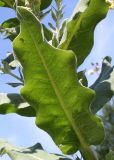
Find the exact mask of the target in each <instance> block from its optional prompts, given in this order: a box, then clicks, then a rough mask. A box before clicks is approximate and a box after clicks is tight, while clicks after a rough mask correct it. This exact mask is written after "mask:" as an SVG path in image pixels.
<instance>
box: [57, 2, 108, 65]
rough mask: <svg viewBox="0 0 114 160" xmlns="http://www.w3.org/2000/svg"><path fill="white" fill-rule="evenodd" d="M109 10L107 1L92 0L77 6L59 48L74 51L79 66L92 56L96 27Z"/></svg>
mask: <svg viewBox="0 0 114 160" xmlns="http://www.w3.org/2000/svg"><path fill="white" fill-rule="evenodd" d="M108 10H109V5H108V4H107V3H106V2H105V0H98V1H96V0H90V1H89V2H88V0H80V1H79V4H78V5H77V6H76V8H75V10H74V13H73V15H72V17H71V20H70V21H69V22H68V24H67V28H66V32H65V33H64V36H63V39H62V41H61V44H60V45H59V48H61V49H70V50H72V51H74V53H75V54H76V56H77V65H78V66H79V65H81V64H82V63H83V61H84V60H85V58H86V57H87V56H88V55H89V54H90V51H91V49H92V47H93V43H94V30H95V27H96V25H97V24H98V23H99V22H100V21H101V20H102V19H104V18H105V16H106V14H107V12H108Z"/></svg>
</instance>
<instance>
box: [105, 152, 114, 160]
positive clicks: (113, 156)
mask: <svg viewBox="0 0 114 160" xmlns="http://www.w3.org/2000/svg"><path fill="white" fill-rule="evenodd" d="M106 160H114V151H112V150H110V152H109V153H108V154H107V155H106Z"/></svg>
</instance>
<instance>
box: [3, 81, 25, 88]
mask: <svg viewBox="0 0 114 160" xmlns="http://www.w3.org/2000/svg"><path fill="white" fill-rule="evenodd" d="M6 84H8V85H9V86H11V87H19V86H23V83H13V82H12V83H11V82H9V83H6Z"/></svg>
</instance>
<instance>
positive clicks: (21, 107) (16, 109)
mask: <svg viewBox="0 0 114 160" xmlns="http://www.w3.org/2000/svg"><path fill="white" fill-rule="evenodd" d="M9 113H17V114H19V115H21V116H26V117H35V115H36V113H35V111H34V109H33V108H32V107H31V106H30V105H29V104H28V103H27V102H25V101H24V99H23V98H22V97H21V96H20V95H19V94H5V93H0V114H9Z"/></svg>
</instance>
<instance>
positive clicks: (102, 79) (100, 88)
mask: <svg viewBox="0 0 114 160" xmlns="http://www.w3.org/2000/svg"><path fill="white" fill-rule="evenodd" d="M90 88H91V89H93V90H94V91H95V93H96V96H95V98H94V100H93V102H92V104H91V110H92V112H93V113H96V112H98V111H99V110H100V109H101V108H102V107H103V106H104V105H105V104H106V103H107V102H108V101H110V99H111V98H112V97H113V95H114V66H111V58H110V57H105V58H104V60H103V63H102V69H101V73H100V75H99V77H98V79H97V80H96V81H95V83H94V84H93V85H92V86H91V87H90Z"/></svg>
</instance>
